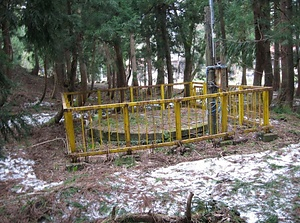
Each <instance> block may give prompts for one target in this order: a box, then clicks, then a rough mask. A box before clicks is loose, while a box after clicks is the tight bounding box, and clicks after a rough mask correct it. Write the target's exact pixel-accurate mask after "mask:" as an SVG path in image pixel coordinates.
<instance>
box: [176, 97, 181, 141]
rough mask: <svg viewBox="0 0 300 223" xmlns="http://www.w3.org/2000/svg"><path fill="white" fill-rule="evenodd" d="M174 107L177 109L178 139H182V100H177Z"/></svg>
mask: <svg viewBox="0 0 300 223" xmlns="http://www.w3.org/2000/svg"><path fill="white" fill-rule="evenodd" d="M174 109H175V125H176V139H177V140H181V139H182V135H181V116H180V102H179V101H175V105H174Z"/></svg>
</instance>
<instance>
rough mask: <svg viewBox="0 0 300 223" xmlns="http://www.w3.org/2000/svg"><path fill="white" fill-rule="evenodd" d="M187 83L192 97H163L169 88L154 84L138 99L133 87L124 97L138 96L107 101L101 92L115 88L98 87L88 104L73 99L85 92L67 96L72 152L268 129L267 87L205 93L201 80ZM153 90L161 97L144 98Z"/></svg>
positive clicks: (117, 149)
mask: <svg viewBox="0 0 300 223" xmlns="http://www.w3.org/2000/svg"><path fill="white" fill-rule="evenodd" d="M188 86H189V89H190V91H191V95H193V96H190V97H183V96H184V88H183V89H182V90H179V91H177V93H180V96H176V95H173V98H170V99H166V98H164V97H162V95H163V96H165V92H166V91H167V87H168V86H155V87H154V86H153V87H151V91H152V92H151V94H150V95H149V94H147V93H146V91H147V88H141V89H142V90H141V91H137V92H139V95H140V98H139V97H137V96H138V94H137V93H135V94H134V92H133V91H134V90H135V89H134V88H129V91H127V93H128V94H129V97H127V96H126V97H127V99H128V98H129V99H130V97H131V99H134V100H129V101H127V102H126V101H125V102H122V103H110V102H114V101H108V103H105V104H103V102H107V101H104V97H103V94H105V92H106V93H107V92H113V91H104V90H103V91H94V92H92V93H91V95H90V96H92V95H93V94H94V96H93V97H92V98H89V99H88V100H87V102H86V104H88V105H86V106H77V105H76V103H75V102H76V101H77V99H78V98H79V97H81V95H83V93H80V92H78V93H76V92H75V93H65V94H63V96H62V97H63V106H64V117H65V125H66V132H67V138H68V147H69V153H70V155H71V156H73V157H82V156H91V155H101V154H108V153H117V152H130V151H134V150H143V149H149V148H156V147H162V146H172V145H176V144H178V143H191V142H195V141H200V140H206V139H212V138H216V137H226V136H229V135H232V134H234V133H236V132H237V131H243V132H245V131H258V130H261V129H263V130H264V131H268V129H269V128H270V125H269V96H268V93H269V90H270V89H269V88H264V87H257V88H248V87H243V86H239V87H237V86H233V87H232V88H231V91H229V92H220V93H216V94H210V95H206V94H203V93H205V90H204V88H203V85H202V84H201V85H198V84H197V83H195V84H194V83H189V85H188ZM201 87H202V89H201ZM130 89H132V90H130ZM158 89H160V91H159V90H158ZM120 91H121V90H120V89H117V90H115V92H114V94H117V93H116V92H120ZM131 91H132V92H131ZM158 91H159V92H160V93H158ZM141 92H145V94H144V95H142V93H141ZM162 92H163V93H162ZM95 93H96V95H95ZM85 94H89V93H85ZM155 94H157V95H158V96H159V97H157V98H150V99H149V100H148V101H147V100H146V99H147V95H148V96H149V97H150V96H154V95H155ZM130 95H131V96H130ZM108 96H109V94H108ZM132 96H134V97H132ZM139 99H141V100H139Z"/></svg>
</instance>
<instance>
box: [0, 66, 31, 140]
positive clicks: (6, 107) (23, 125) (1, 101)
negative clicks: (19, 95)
mask: <svg viewBox="0 0 300 223" xmlns="http://www.w3.org/2000/svg"><path fill="white" fill-rule="evenodd" d="M11 88H12V83H11V81H10V80H8V79H7V78H6V76H5V75H3V73H2V72H1V70H0V146H1V145H3V144H4V143H5V142H8V141H9V140H10V139H12V138H13V139H20V138H21V137H24V136H26V135H27V134H28V133H29V131H30V128H29V125H28V123H27V122H26V118H25V117H24V116H25V112H19V113H16V112H13V111H12V109H11V105H10V103H8V102H7V98H8V96H9V94H10V93H11Z"/></svg>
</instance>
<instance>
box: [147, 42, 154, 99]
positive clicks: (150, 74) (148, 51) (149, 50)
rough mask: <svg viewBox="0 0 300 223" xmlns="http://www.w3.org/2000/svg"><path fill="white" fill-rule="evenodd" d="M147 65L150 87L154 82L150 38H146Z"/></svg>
mask: <svg viewBox="0 0 300 223" xmlns="http://www.w3.org/2000/svg"><path fill="white" fill-rule="evenodd" d="M146 50H147V54H146V64H147V73H148V86H151V85H153V80H152V60H151V55H152V52H151V45H150V37H148V36H147V37H146ZM150 92H151V91H150V88H148V94H150Z"/></svg>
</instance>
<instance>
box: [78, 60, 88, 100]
mask: <svg viewBox="0 0 300 223" xmlns="http://www.w3.org/2000/svg"><path fill="white" fill-rule="evenodd" d="M79 67H80V75H81V84H80V85H81V86H80V91H81V92H82V95H81V97H79V100H78V106H83V105H84V104H85V102H86V99H87V68H86V63H85V62H84V61H83V59H80V63H79Z"/></svg>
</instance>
